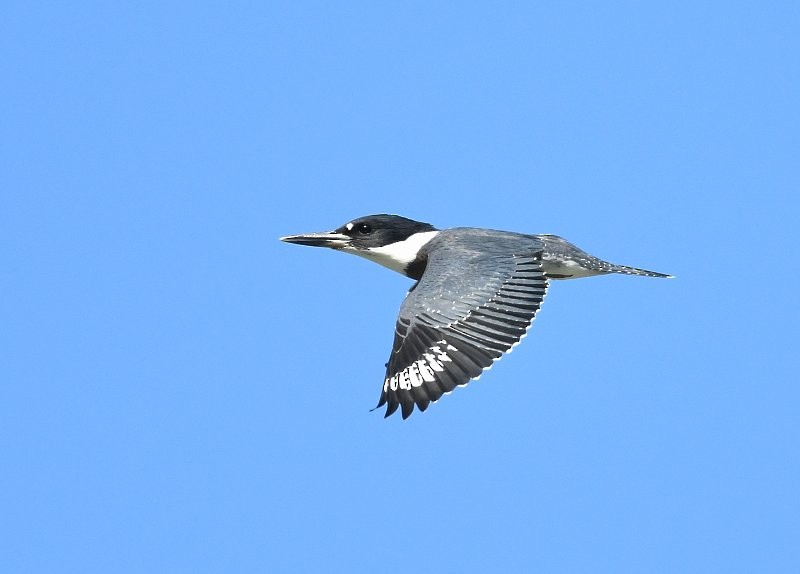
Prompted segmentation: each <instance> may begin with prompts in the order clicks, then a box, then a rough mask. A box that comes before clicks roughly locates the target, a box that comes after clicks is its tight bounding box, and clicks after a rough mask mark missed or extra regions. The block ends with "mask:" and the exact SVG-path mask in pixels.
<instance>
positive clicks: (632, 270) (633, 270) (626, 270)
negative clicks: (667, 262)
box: [607, 263, 675, 279]
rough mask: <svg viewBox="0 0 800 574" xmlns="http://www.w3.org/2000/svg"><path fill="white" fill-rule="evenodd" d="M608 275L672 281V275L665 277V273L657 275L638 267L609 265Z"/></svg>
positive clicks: (654, 272)
mask: <svg viewBox="0 0 800 574" xmlns="http://www.w3.org/2000/svg"><path fill="white" fill-rule="evenodd" d="M607 271H608V272H609V273H622V274H623V275H640V276H642V277H663V278H664V279H674V278H675V276H674V275H667V274H666V273H658V272H657V271H648V270H647V269H639V268H638V267H628V266H627V265H615V264H613V263H612V264H610V265H609V267H608V268H607Z"/></svg>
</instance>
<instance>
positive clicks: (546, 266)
mask: <svg viewBox="0 0 800 574" xmlns="http://www.w3.org/2000/svg"><path fill="white" fill-rule="evenodd" d="M542 271H544V273H545V275H547V277H548V279H580V278H581V277H592V276H594V275H604V274H605V273H606V272H605V271H599V270H597V269H587V268H586V267H582V266H581V265H580V264H579V263H578V262H576V261H569V260H563V259H562V260H556V259H551V260H547V259H543V260H542Z"/></svg>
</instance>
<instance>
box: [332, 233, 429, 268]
mask: <svg viewBox="0 0 800 574" xmlns="http://www.w3.org/2000/svg"><path fill="white" fill-rule="evenodd" d="M437 233H439V232H438V231H422V232H420V233H415V234H414V235H412V236H410V237H409V238H408V239H404V240H403V241H397V242H395V243H390V244H389V245H383V246H381V247H373V248H371V249H352V248H349V247H345V248H344V249H343V251H347V252H348V253H352V254H354V255H358V256H359V257H364V258H366V259H369V260H370V261H374V262H375V263H379V264H380V265H383V266H384V267H388V268H389V269H391V270H392V271H397V272H398V273H404V272H405V270H406V267H408V265H409V264H410V263H411V262H412V261H414V260H415V259H416V258H417V253H419V250H420V249H422V247H423V246H424V245H425V244H426V243H428V241H430V240H431V239H433V238H434V237H436V234H437Z"/></svg>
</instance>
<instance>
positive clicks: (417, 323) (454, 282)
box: [280, 214, 672, 419]
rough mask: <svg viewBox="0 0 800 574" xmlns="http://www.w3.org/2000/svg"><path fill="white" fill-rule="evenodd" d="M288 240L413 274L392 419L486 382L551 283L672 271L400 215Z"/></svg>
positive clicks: (392, 371) (403, 314) (564, 244)
mask: <svg viewBox="0 0 800 574" xmlns="http://www.w3.org/2000/svg"><path fill="white" fill-rule="evenodd" d="M280 240H281V241H284V242H287V243H293V244H297V245H307V246H313V247H327V248H330V249H333V250H336V251H342V252H345V253H351V254H353V255H358V256H360V257H364V258H366V259H368V260H370V261H373V262H375V263H378V264H380V265H382V266H384V267H387V268H389V269H391V270H393V271H396V272H398V273H401V274H403V275H405V276H406V277H408V278H410V279H413V280H414V281H415V283H414V284H413V285H412V287H411V288H410V289H409V291H408V293H407V294H406V297H405V299H404V300H403V303H402V304H401V306H400V311H399V313H398V316H397V321H396V323H395V332H394V341H393V344H392V351H391V354H390V356H389V361H388V362H387V363H386V374H385V376H384V381H383V386H382V388H381V394H380V399H379V401H378V405H377V406H376V407H375V408H374V409H372V410H375V409H378V408H380V407H382V406H384V405H386V411H385V414H384V417H388V416H390V415H392V414H393V413H395V412H396V411H397V410H398V409H400V410H401V414H402V418H403V419H407V418H408V417H409V416H410V415H411V413H412V412H413V411H414V407H415V406H416V407H417V408H418V409H419V410H420V411H425V410H426V409H427V408H428V406H429V405H430V404H431V403H434V402H436V401H438V400H439V399H440V398H441V397H442V396H443V395H445V394H449V393H450V392H451V391H453V390H454V389H455V388H456V387H460V386H464V385H466V384H467V383H469V382H470V381H471V380H473V379H477V378H478V377H479V376H480V375H481V374H482V373H483V371H485V370H487V369H489V368H490V367H491V366H492V365H493V364H494V362H495V361H497V360H498V359H500V358H501V357H502V356H503V355H504V354H505V353H507V352H509V351H510V350H511V349H512V348H513V347H515V346H516V345H517V344H519V343H520V341H521V340H522V338H523V337H524V336H525V335H526V334H527V332H528V329H529V328H530V326H531V324H532V322H533V320H534V317H535V316H536V314H537V312H538V311H539V308H540V307H541V305H542V301H543V300H544V297H545V294H546V293H547V291H548V288H549V285H550V282H551V281H552V280H565V279H577V278H583V277H591V276H595V275H607V274H610V273H619V274H623V275H638V276H644V277H661V278H671V277H672V275H668V274H666V273H657V272H655V271H647V270H645V269H639V268H637V267H627V266H625V265H616V264H614V263H609V262H607V261H604V260H602V259H598V258H597V257H594V256H592V255H589V254H588V253H586V252H585V251H583V250H581V249H579V248H578V247H576V246H575V245H573V244H572V243H569V242H568V241H566V240H565V239H563V238H561V237H559V236H557V235H549V234H540V235H531V234H525V233H514V232H509V231H497V230H493V229H482V228H475V227H455V228H450V229H437V228H436V227H434V226H433V225H431V224H430V223H424V222H421V221H415V220H413V219H408V218H406V217H402V216H399V215H392V214H376V215H367V216H364V217H359V218H357V219H353V220H352V221H349V222H348V223H345V224H344V225H342V226H340V227H338V228H336V229H334V230H333V231H329V232H319V233H304V234H300V235H288V236H285V237H281V238H280Z"/></svg>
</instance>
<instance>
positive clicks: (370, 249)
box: [281, 214, 438, 277]
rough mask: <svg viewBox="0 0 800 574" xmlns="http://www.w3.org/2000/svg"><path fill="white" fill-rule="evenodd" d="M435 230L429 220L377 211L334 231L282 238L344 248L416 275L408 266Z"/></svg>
mask: <svg viewBox="0 0 800 574" xmlns="http://www.w3.org/2000/svg"><path fill="white" fill-rule="evenodd" d="M436 233H438V231H437V229H436V228H435V227H434V226H433V225H431V224H430V223H423V222H421V221H414V220H413V219H408V218H406V217H401V216H399V215H388V214H378V215H367V216H364V217H359V218H358V219H354V220H352V221H349V222H347V223H345V224H344V225H342V226H341V227H338V228H337V229H334V230H333V231H327V232H318V233H303V234H300V235H288V236H286V237H281V241H285V242H287V243H296V244H298V245H310V246H312V247H328V248H331V249H336V250H341V251H345V252H347V253H352V254H354V255H359V256H361V257H365V258H367V259H370V260H372V261H375V262H376V263H380V264H381V265H383V266H385V267H388V268H389V269H392V270H393V271H397V272H399V273H403V274H404V275H408V276H412V277H413V275H412V274H411V273H410V271H409V266H411V265H412V264H413V263H414V262H415V261H416V260H417V258H418V255H419V251H420V249H421V248H422V246H423V245H425V244H426V243H427V242H428V241H430V240H431V239H432V238H433V236H434V235H436Z"/></svg>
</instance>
